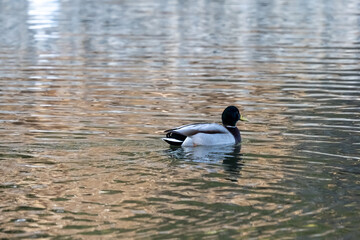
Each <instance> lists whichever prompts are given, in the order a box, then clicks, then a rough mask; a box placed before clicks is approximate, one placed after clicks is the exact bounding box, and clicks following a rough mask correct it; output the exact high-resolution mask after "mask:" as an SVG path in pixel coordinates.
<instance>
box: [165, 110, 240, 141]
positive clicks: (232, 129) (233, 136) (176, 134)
mask: <svg viewBox="0 0 360 240" xmlns="http://www.w3.org/2000/svg"><path fill="white" fill-rule="evenodd" d="M238 120H241V121H246V119H245V118H244V117H242V116H241V114H240V112H239V110H238V109H237V108H236V107H234V106H229V107H227V108H226V109H225V110H224V112H223V114H222V122H223V125H220V124H217V123H196V124H189V125H184V126H180V127H177V128H174V129H169V130H166V131H165V132H166V133H167V134H166V137H165V138H163V140H164V141H165V142H167V143H169V144H170V145H175V146H184V147H189V146H210V145H228V144H238V143H239V142H241V136H240V131H239V129H238V128H237V127H236V126H235V125H236V122H237V121H238Z"/></svg>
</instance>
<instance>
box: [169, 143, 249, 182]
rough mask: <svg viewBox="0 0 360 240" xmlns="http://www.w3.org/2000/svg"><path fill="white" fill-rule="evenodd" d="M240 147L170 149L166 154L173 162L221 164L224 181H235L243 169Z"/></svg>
mask: <svg viewBox="0 0 360 240" xmlns="http://www.w3.org/2000/svg"><path fill="white" fill-rule="evenodd" d="M240 151H241V145H235V146H232V145H227V146H198V147H170V149H168V150H166V153H167V154H168V155H169V156H170V157H171V158H172V159H174V160H183V161H192V162H201V163H208V164H218V163H222V167H223V169H224V170H225V172H227V173H228V176H227V177H226V179H228V180H230V181H237V178H238V177H239V176H240V170H241V169H242V167H243V163H242V154H241V153H240Z"/></svg>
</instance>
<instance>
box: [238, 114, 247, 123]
mask: <svg viewBox="0 0 360 240" xmlns="http://www.w3.org/2000/svg"><path fill="white" fill-rule="evenodd" d="M240 121H245V122H248V121H249V120H248V119H247V118H246V117H244V116H242V115H241V116H240Z"/></svg>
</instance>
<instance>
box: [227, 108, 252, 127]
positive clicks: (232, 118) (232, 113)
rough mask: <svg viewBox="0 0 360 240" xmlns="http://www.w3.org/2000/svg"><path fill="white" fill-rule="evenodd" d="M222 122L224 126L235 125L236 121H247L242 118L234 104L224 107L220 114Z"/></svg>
mask: <svg viewBox="0 0 360 240" xmlns="http://www.w3.org/2000/svg"><path fill="white" fill-rule="evenodd" d="M221 119H222V123H223V125H225V126H235V125H236V123H237V121H239V120H240V121H247V119H246V118H244V117H243V116H242V115H241V114H240V111H239V109H238V108H237V107H235V106H228V107H227V108H225V110H224V112H223V113H222V116H221Z"/></svg>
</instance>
